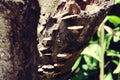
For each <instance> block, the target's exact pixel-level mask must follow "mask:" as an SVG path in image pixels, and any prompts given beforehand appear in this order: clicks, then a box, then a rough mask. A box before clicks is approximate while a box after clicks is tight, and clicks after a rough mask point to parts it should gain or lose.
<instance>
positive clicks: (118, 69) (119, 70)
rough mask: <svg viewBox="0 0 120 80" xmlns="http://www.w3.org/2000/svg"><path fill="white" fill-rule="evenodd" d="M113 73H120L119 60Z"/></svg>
mask: <svg viewBox="0 0 120 80" xmlns="http://www.w3.org/2000/svg"><path fill="white" fill-rule="evenodd" d="M113 73H114V74H118V73H120V62H119V64H118V66H117V68H116V69H115V70H114V71H113Z"/></svg>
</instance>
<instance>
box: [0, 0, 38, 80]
mask: <svg viewBox="0 0 120 80" xmlns="http://www.w3.org/2000/svg"><path fill="white" fill-rule="evenodd" d="M39 15H40V8H39V4H38V2H37V0H24V1H23V0H0V80H37V56H38V51H37V25H38V20H39Z"/></svg>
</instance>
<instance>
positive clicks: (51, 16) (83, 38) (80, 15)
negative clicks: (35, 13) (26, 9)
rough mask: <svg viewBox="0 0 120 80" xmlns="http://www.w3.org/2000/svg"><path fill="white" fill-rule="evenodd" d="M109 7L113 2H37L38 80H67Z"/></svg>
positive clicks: (102, 0)
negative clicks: (39, 7)
mask: <svg viewBox="0 0 120 80" xmlns="http://www.w3.org/2000/svg"><path fill="white" fill-rule="evenodd" d="M46 3H49V4H47V5H46ZM113 3H114V0H46V2H44V1H43V0H40V5H41V16H40V26H39V44H38V49H39V52H40V59H41V60H40V63H39V66H38V72H39V78H40V79H42V80H67V79H69V77H70V76H71V75H72V67H73V65H74V63H75V61H76V59H77V58H78V57H79V55H80V53H81V52H82V51H83V50H84V48H85V47H86V46H87V45H88V42H89V40H90V38H91V37H92V36H93V34H94V33H95V32H96V30H97V29H98V26H99V25H100V23H101V22H102V21H103V20H104V18H105V16H106V15H107V13H108V12H109V10H110V8H111V5H113Z"/></svg>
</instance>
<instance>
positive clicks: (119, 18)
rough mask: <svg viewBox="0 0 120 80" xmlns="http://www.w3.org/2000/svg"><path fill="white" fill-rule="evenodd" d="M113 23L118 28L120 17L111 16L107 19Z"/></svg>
mask: <svg viewBox="0 0 120 80" xmlns="http://www.w3.org/2000/svg"><path fill="white" fill-rule="evenodd" d="M106 18H107V19H108V20H109V21H110V22H111V23H113V24H114V26H117V25H119V24H120V17H118V16H116V15H110V16H107V17H106Z"/></svg>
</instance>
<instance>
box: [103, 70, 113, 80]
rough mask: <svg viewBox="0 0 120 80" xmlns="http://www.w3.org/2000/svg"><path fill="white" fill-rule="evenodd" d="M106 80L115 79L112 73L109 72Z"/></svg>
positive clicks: (105, 77)
mask: <svg viewBox="0 0 120 80" xmlns="http://www.w3.org/2000/svg"><path fill="white" fill-rule="evenodd" d="M104 80H113V77H112V74H111V72H109V73H108V74H106V75H105V76H104Z"/></svg>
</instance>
